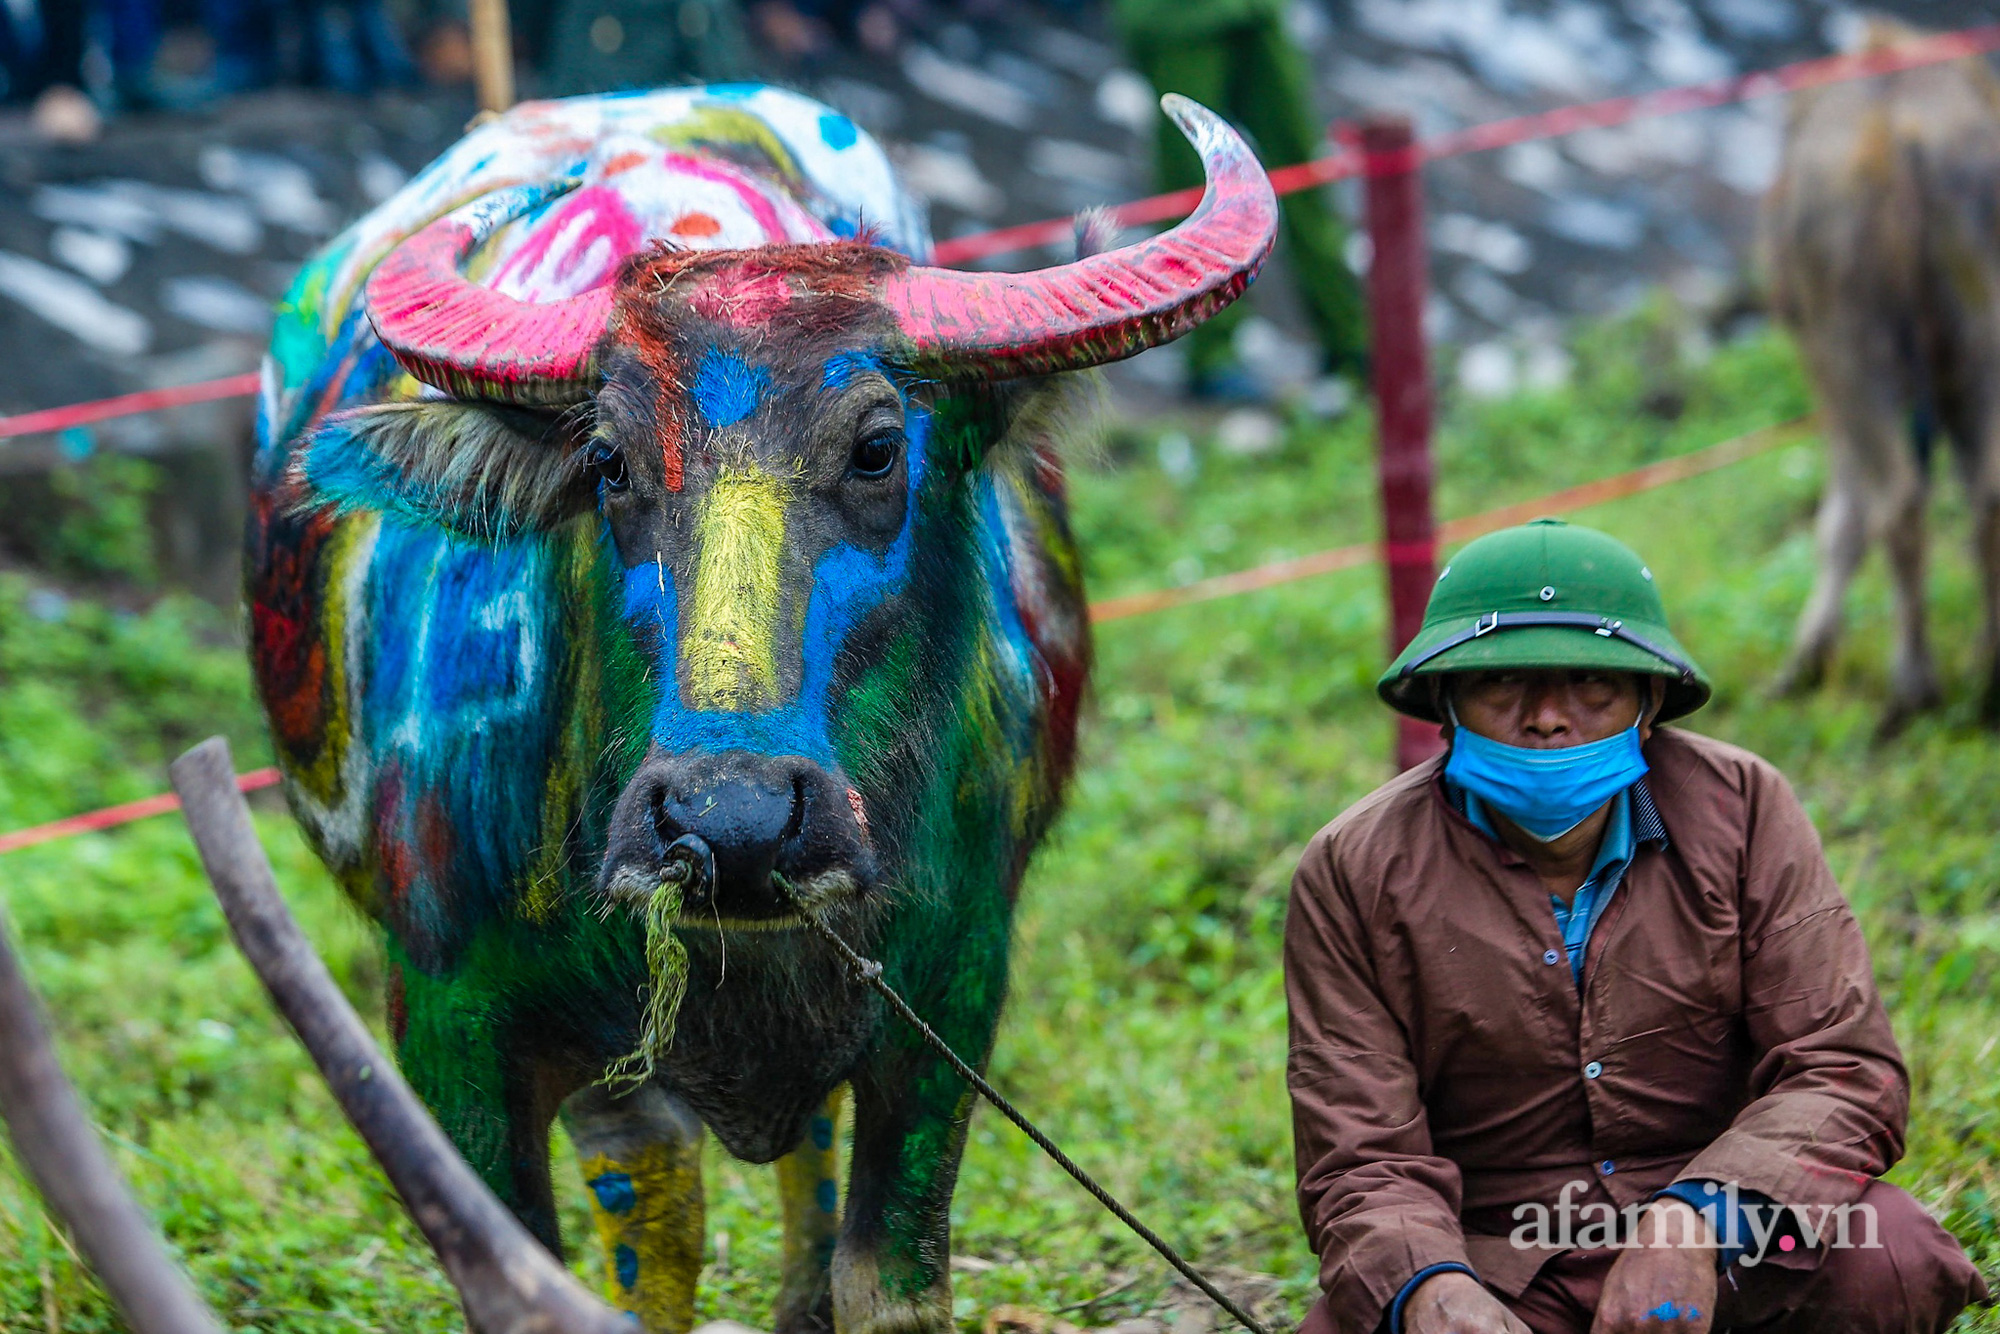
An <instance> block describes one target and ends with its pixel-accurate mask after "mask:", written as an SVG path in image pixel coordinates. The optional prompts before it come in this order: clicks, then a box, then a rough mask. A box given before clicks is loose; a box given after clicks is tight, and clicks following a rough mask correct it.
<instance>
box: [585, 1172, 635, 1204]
mask: <svg viewBox="0 0 2000 1334" xmlns="http://www.w3.org/2000/svg"><path fill="white" fill-rule="evenodd" d="M590 1191H591V1194H593V1195H595V1196H597V1203H598V1206H599V1207H600V1208H602V1209H603V1210H604V1212H606V1213H608V1214H629V1213H631V1212H632V1210H634V1209H636V1208H637V1207H638V1205H639V1192H638V1191H636V1190H634V1189H632V1174H631V1173H630V1172H606V1173H604V1175H602V1176H596V1177H592V1178H591V1179H590Z"/></svg>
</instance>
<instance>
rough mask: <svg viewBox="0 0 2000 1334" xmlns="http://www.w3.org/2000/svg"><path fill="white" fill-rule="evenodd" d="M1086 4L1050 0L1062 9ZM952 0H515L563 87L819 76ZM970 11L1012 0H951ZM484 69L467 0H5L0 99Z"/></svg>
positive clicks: (545, 67)
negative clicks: (840, 56)
mask: <svg viewBox="0 0 2000 1334" xmlns="http://www.w3.org/2000/svg"><path fill="white" fill-rule="evenodd" d="M1078 2H1079V0H1052V3H1053V4H1054V6H1055V7H1056V8H1059V9H1060V8H1063V7H1066V6H1067V5H1070V4H1074V3H1078ZM937 3H939V0H512V3H511V5H510V6H509V8H510V10H511V17H512V24H513V36H514V43H515V50H516V53H517V56H518V57H519V58H520V60H521V63H522V64H523V66H524V70H523V72H524V74H526V76H527V81H528V82H529V84H530V85H531V87H532V91H533V92H535V93H537V94H541V95H549V96H566V95H570V94H574V93H588V92H604V91H611V90H614V89H619V88H631V87H647V86H654V85H660V84H671V83H683V82H690V81H708V82H713V81H720V80H728V79H740V78H748V77H753V76H757V75H766V76H771V75H776V76H782V75H784V74H785V73H787V72H798V71H802V70H803V71H809V70H810V69H811V67H812V66H813V64H814V62H815V61H816V60H818V59H821V58H823V57H824V56H825V55H826V54H827V53H829V52H830V51H832V50H833V49H834V48H835V47H836V45H840V44H845V45H847V46H849V47H851V48H854V49H859V50H863V51H869V52H874V53H876V54H880V55H889V54H892V53H893V52H894V51H895V50H896V49H897V47H898V45H899V44H900V42H901V40H902V37H903V35H904V34H905V32H906V31H907V30H908V28H909V26H910V25H911V24H912V23H914V22H920V21H922V20H924V19H925V18H927V17H929V13H928V11H929V10H930V9H931V8H932V7H933V6H934V5H935V4H937ZM943 3H946V4H949V5H950V6H951V7H952V8H953V9H954V10H955V11H956V12H957V13H959V14H962V15H964V16H965V17H970V18H975V19H977V18H982V17H994V16H996V15H998V14H999V13H1000V12H1001V11H1003V10H1004V9H1005V7H1006V6H1007V5H1008V4H1010V3H1012V0H943ZM471 78H472V50H471V39H470V33H469V30H468V19H467V14H466V7H465V0H0V99H4V100H5V101H6V102H8V103H12V104H17V105H28V106H34V105H35V104H37V103H38V102H41V101H43V99H46V98H48V97H49V96H50V95H51V94H54V96H55V98H56V99H58V100H63V99H66V98H67V97H69V96H71V95H73V94H77V93H81V94H82V95H83V96H84V97H85V98H87V99H88V101H89V102H90V103H91V104H92V106H93V107H94V108H95V110H96V111H97V112H98V113H99V114H100V115H115V114H120V113H130V112H144V111H156V110H193V109H198V108H200V107H201V106H203V105H204V104H206V103H209V102H212V101H213V100H214V99H216V98H219V97H227V96H230V95H232V94H237V93H242V92H247V91H252V90H255V89H260V88H267V87H271V86H273V85H277V84H292V85H298V86H303V87H320V88H332V89H337V90H339V91H342V92H348V93H354V94H368V93H372V92H376V91H379V90H382V89H416V88H420V87H423V86H426V85H429V86H450V85H455V84H464V83H467V82H469V81H470V79H471Z"/></svg>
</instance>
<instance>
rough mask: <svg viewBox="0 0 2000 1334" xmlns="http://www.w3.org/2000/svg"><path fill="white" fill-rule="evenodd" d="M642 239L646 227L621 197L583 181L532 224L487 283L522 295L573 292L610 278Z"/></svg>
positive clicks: (603, 282)
mask: <svg viewBox="0 0 2000 1334" xmlns="http://www.w3.org/2000/svg"><path fill="white" fill-rule="evenodd" d="M645 244H646V230H645V228H644V227H643V226H641V225H640V223H639V220H638V219H637V218H635V217H633V216H632V210H631V209H630V208H629V207H628V206H627V205H626V203H625V198H624V196H622V195H620V194H619V193H618V192H617V191H616V190H614V189H612V188H611V187H610V186H608V185H591V186H586V187H585V188H583V189H581V190H578V191H577V192H576V193H575V194H573V195H571V196H570V197H569V198H568V199H566V200H564V201H563V205H562V207H561V208H559V209H557V210H556V211H555V212H554V213H552V214H550V215H549V216H548V217H546V218H543V219H542V220H541V221H540V222H539V223H537V224H536V225H535V228H534V230H533V231H532V232H531V233H530V234H529V236H528V238H527V240H526V241H524V242H523V243H522V244H521V248H520V249H518V250H516V251H515V252H514V253H513V254H511V255H509V256H508V257H507V261H506V263H504V264H502V265H501V266H500V271H499V272H498V273H496V274H494V276H493V281H492V286H494V287H498V288H502V289H503V290H504V289H509V288H511V289H512V290H515V291H518V292H520V293H521V294H522V295H523V297H524V298H532V297H543V298H547V297H552V296H573V295H575V294H576V293H578V292H584V291H588V290H590V289H591V288H593V287H601V286H603V285H604V284H606V283H608V282H610V281H611V279H612V277H613V275H615V274H616V273H617V271H618V265H619V264H620V263H621V262H622V261H623V260H624V259H625V258H626V257H627V256H630V255H634V254H637V253H638V252H639V251H640V250H641V249H643V248H644V246H645ZM551 289H553V290H551Z"/></svg>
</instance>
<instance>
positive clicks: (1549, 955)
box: [1542, 950, 1562, 963]
mask: <svg viewBox="0 0 2000 1334" xmlns="http://www.w3.org/2000/svg"><path fill="white" fill-rule="evenodd" d="M1561 959H1562V955H1560V954H1557V953H1556V952H1555V951H1554V950H1543V951H1542V962H1543V963H1558V962H1560V961H1561Z"/></svg>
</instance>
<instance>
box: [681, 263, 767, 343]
mask: <svg viewBox="0 0 2000 1334" xmlns="http://www.w3.org/2000/svg"><path fill="white" fill-rule="evenodd" d="M791 304H792V285H791V284H790V283H789V282H787V281H786V280H785V276H784V275H783V274H781V273H775V272H770V271H766V272H764V273H750V274H746V273H743V272H742V271H741V270H725V271H723V272H721V273H717V274H713V275H711V276H709V277H708V278H706V279H705V280H704V281H703V282H702V284H701V286H700V287H698V288H696V289H695V290H694V291H693V292H692V293H690V294H689V296H688V305H689V307H690V308H691V309H693V310H694V311H695V313H696V314H699V315H703V316H706V317H707V318H709V319H711V320H719V321H721V322H722V323H724V324H727V325H731V326H733V327H735V328H738V329H755V328H758V327H760V326H762V325H766V324H769V323H770V322H771V320H772V319H773V318H774V317H775V316H777V315H779V314H781V313H782V312H783V311H784V310H785V308H786V307H787V306H789V305H791Z"/></svg>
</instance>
